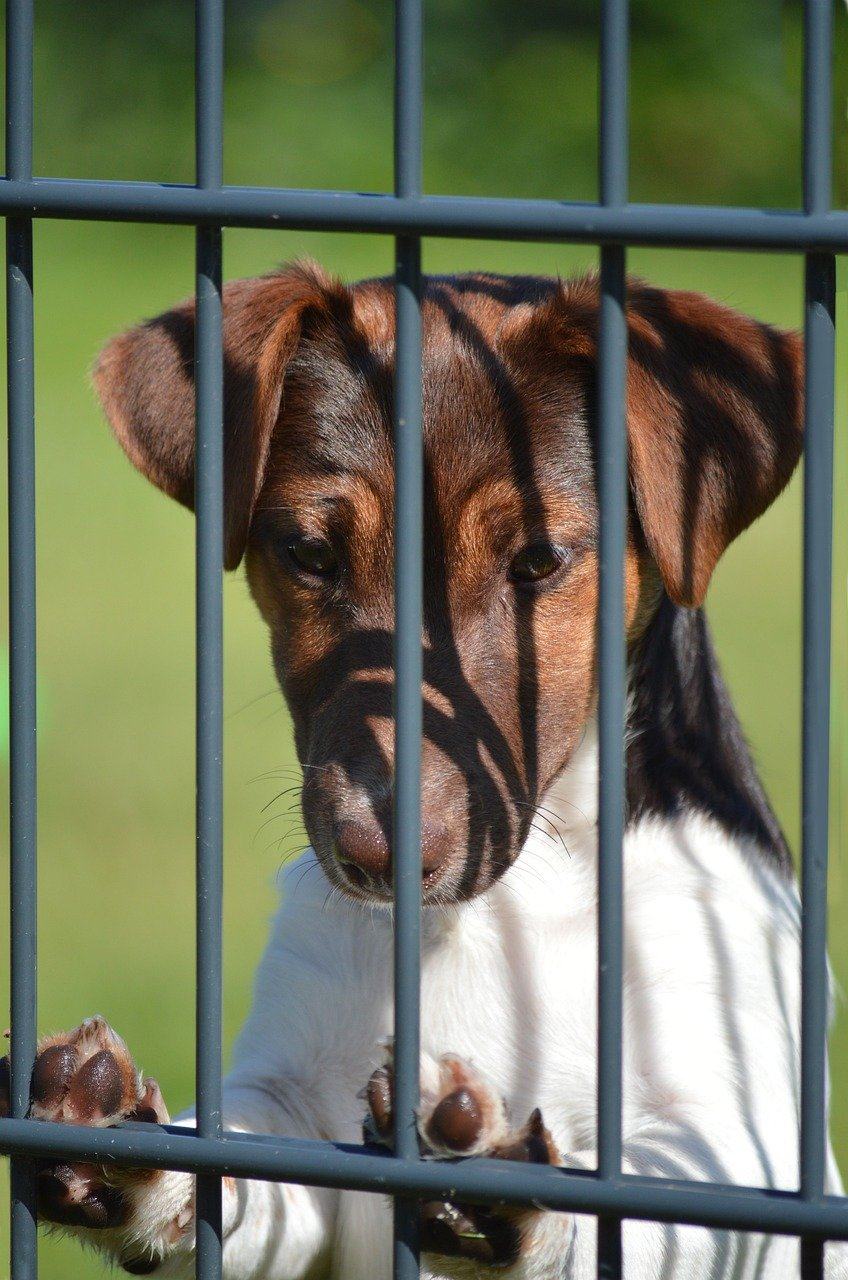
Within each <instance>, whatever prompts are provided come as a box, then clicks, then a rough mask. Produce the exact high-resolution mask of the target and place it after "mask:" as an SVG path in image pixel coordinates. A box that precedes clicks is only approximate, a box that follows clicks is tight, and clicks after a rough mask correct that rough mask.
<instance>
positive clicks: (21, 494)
mask: <svg viewBox="0 0 848 1280" xmlns="http://www.w3.org/2000/svg"><path fill="white" fill-rule="evenodd" d="M32 10H33V6H32V0H8V2H7V5H6V173H7V176H8V177H10V178H29V177H31V176H32V117H33V102H32V39H33V12H32ZM6 312H7V338H6V349H7V356H8V374H7V378H8V385H7V397H8V419H9V443H8V450H9V650H10V654H9V704H10V706H9V710H10V778H9V783H10V813H9V827H10V830H9V837H10V911H11V920H10V924H11V1114H12V1115H13V1116H14V1117H16V1118H20V1117H23V1116H25V1115H26V1113H27V1108H28V1106H29V1081H30V1074H31V1071H32V1064H33V1060H34V1058H35V1046H36V1019H37V932H36V926H37V878H36V837H37V828H36V818H37V803H38V777H37V748H36V598H35V597H36V574H35V396H34V344H33V292H32V221H31V220H30V219H29V218H8V219H7V221H6ZM34 1172H35V1167H34V1164H33V1162H31V1161H29V1160H25V1159H16V1160H13V1161H12V1167H11V1224H10V1226H11V1231H10V1241H11V1259H10V1261H11V1276H12V1280H35V1277H36V1276H37V1274H38V1235H37V1228H36V1213H35V1177H34Z"/></svg>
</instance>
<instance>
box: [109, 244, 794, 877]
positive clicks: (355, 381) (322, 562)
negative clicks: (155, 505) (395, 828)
mask: <svg viewBox="0 0 848 1280" xmlns="http://www.w3.org/2000/svg"><path fill="white" fill-rule="evenodd" d="M596 294H597V286H596V284H595V283H594V282H593V281H579V282H576V283H573V284H566V285H561V284H559V283H557V282H552V281H545V280H533V279H512V278H508V277H492V276H473V277H458V278H455V279H433V280H430V281H429V282H428V283H427V288H426V294H425V300H424V307H423V330H424V340H423V408H424V444H425V470H426V482H425V535H424V542H425V559H424V634H423V637H422V641H423V645H424V681H425V684H424V690H423V693H424V741H423V767H422V862H423V874H424V884H423V888H424V895H425V899H429V900H432V901H451V900H454V901H455V900H458V899H461V898H465V897H469V896H472V895H473V894H476V893H479V892H480V891H482V890H484V889H485V888H487V887H488V886H489V885H490V884H492V883H493V881H495V880H496V879H497V878H498V877H499V876H500V875H501V874H502V873H503V871H504V870H505V869H506V868H507V867H508V866H509V865H510V864H511V863H512V862H513V861H514V860H515V858H516V857H517V856H518V854H519V853H520V851H521V847H522V845H523V843H524V840H525V838H526V835H527V831H528V827H529V824H530V821H531V818H532V816H533V812H534V809H535V807H536V805H537V803H538V802H539V801H540V800H541V799H542V797H543V795H544V793H545V791H546V790H547V788H548V787H549V786H550V784H551V783H552V782H553V780H554V779H555V778H556V777H557V775H558V774H559V773H560V772H561V771H562V769H563V768H564V767H565V765H566V764H567V763H568V760H569V758H570V756H571V754H572V753H573V751H574V749H575V746H576V744H577V743H578V741H579V739H580V736H581V733H582V731H583V729H584V726H585V724H586V721H587V719H588V717H589V716H590V714H591V712H592V707H593V702H594V697H595V630H596V611H597V583H598V561H597V544H598V510H597V501H596V479H595V470H596V468H595V424H594V403H593V401H594V394H593V393H594V382H595V376H596V371H595V348H596V328H597V298H596ZM225 317H226V319H225V360H226V387H225V392H226V395H225V399H226V406H227V407H226V413H225V418H226V422H225V431H226V451H227V454H226V456H227V462H226V467H227V493H226V526H227V546H226V552H225V555H226V561H227V564H228V566H229V567H232V566H234V565H235V564H237V563H238V562H239V560H240V559H241V556H242V554H243V553H244V552H246V563H247V574H248V579H249V582H250V585H251V588H252V591H253V594H254V597H255V599H256V601H257V603H258V605H259V608H260V609H261V611H262V614H263V616H264V618H265V619H266V621H267V623H268V626H269V628H270V632H271V638H272V650H273V655H274V662H275V666H276V670H277V674H278V677H279V679H280V683H281V685H282V687H283V690H284V692H285V694H286V698H287V700H288V703H289V707H290V709H291V713H292V717H293V721H294V726H295V734H296V742H297V749H298V754H299V757H300V760H301V763H302V764H303V766H304V788H303V811H304V818H305V821H306V826H307V830H308V832H309V835H310V838H311V840H312V842H313V845H314V847H315V850H316V853H317V854H318V856H319V858H320V859H321V861H322V863H323V865H324V867H325V870H326V872H327V874H328V875H329V877H330V879H331V880H332V881H333V882H334V883H336V884H337V885H339V886H340V887H341V888H343V889H344V890H346V891H347V892H349V893H351V894H352V895H354V896H358V897H365V898H369V899H373V898H375V897H376V898H389V897H390V896H391V853H390V850H391V791H392V778H393V751H394V747H393V733H394V723H393V715H392V632H393V626H394V600H393V593H394V586H393V526H394V520H395V509H394V490H393V446H392V394H393V393H392V385H393V376H394V374H393V370H394V303H393V289H392V286H391V284H390V283H388V282H385V281H370V282H364V283H363V284H360V285H356V286H353V287H352V288H346V287H344V286H342V285H341V284H339V283H338V282H337V281H333V280H331V279H329V278H327V277H326V276H324V275H323V274H322V273H321V272H320V271H318V270H317V269H315V268H303V267H295V268H290V269H289V270H288V271H285V272H282V273H280V274H279V275H277V276H272V277H268V278H266V279H263V280H258V281H248V282H240V283H238V284H236V285H233V286H229V288H228V292H227V297H226V303H225ZM629 325H630V367H629V390H628V435H629V455H630V475H631V499H632V501H631V520H630V536H629V541H628V550H627V561H626V566H625V570H626V571H625V582H626V588H625V590H626V610H625V613H626V625H627V628H628V633H629V635H630V636H631V637H632V636H635V635H636V634H638V633H639V632H640V631H641V630H642V629H643V628H644V627H645V626H646V625H648V624H649V621H650V617H651V614H652V610H653V608H654V607H655V605H656V603H657V601H658V599H659V595H660V592H661V591H662V590H666V591H667V592H668V593H669V594H670V595H671V596H672V598H673V599H675V600H676V601H677V602H678V603H681V604H684V605H689V606H691V605H696V604H698V603H699V602H700V600H701V598H702V597H703V593H704V591H705V589H706V585H707V582H708V580H709V576H710V573H711V571H712V568H713V567H714V564H715V562H716V560H717V559H718V557H719V555H720V554H721V552H722V550H723V549H724V547H725V546H726V545H727V543H728V542H729V541H730V540H731V539H732V538H733V537H735V536H736V534H737V533H739V532H740V531H741V529H743V528H744V527H745V526H746V525H747V524H749V523H750V521H751V520H752V519H754V518H755V517H756V516H757V515H758V514H760V512H761V511H762V510H763V509H764V508H765V507H766V506H767V505H768V503H769V502H770V501H771V500H772V498H773V497H774V496H775V495H776V494H777V492H779V490H780V489H781V488H782V487H783V485H784V484H785V483H786V480H787V479H788V477H789V475H790V474H791V471H792V468H793V466H794V464H795V462H796V460H797V457H798V452H799V449H800V424H799V420H800V399H801V385H800V384H801V373H800V356H799V345H798V342H797V339H795V338H794V337H793V336H791V335H786V334H781V333H778V332H776V331H774V330H771V329H767V328H766V327H765V326H761V325H757V324H755V323H754V322H753V321H750V320H747V319H745V318H744V317H740V316H737V315H735V314H734V313H732V312H729V311H726V310H725V309H723V308H721V307H719V306H717V305H716V304H714V303H711V302H709V301H708V300H706V299H704V298H701V297H698V296H697V295H691V294H672V293H667V292H661V291H657V290H651V289H649V288H647V287H646V286H642V285H634V286H633V287H632V289H631V295H630V315H629ZM192 347H193V310H192V308H191V306H190V305H187V306H184V307H182V308H180V309H178V310H176V311H174V312H170V313H168V314H167V315H166V316H163V317H160V318H159V319H158V320H156V321H152V322H150V324H148V325H146V326H143V327H142V328H140V329H137V330H134V331H132V332H131V333H130V334H127V335H125V336H124V337H122V338H119V339H117V340H116V341H115V342H114V343H113V344H111V345H110V347H108V348H107V350H106V352H105V353H104V355H103V357H102V358H101V362H100V364H99V366H98V370H97V374H96V380H97V384H98V389H99V390H100V393H101V396H102V398H103V400H104V404H105V406H106V409H107V412H108V414H109V416H110V419H111V420H112V423H113V425H114V427H115V430H116V432H117V434H118V436H119V438H120V440H121V442H122V443H123V444H124V446H125V448H126V449H127V452H128V453H129V454H130V456H131V457H132V459H133V461H134V462H135V463H136V464H137V465H138V466H139V467H140V468H141V469H142V470H143V471H144V472H145V473H146V474H147V475H148V476H150V478H152V479H153V480H154V481H155V482H156V483H157V484H159V485H160V486H161V487H162V488H164V489H165V490H166V491H167V492H169V493H171V494H172V495H173V496H175V497H178V498H180V499H181V500H182V501H184V502H187V503H189V504H190V503H191V497H192V494H191V488H192V475H193V459H192V449H193V436H194V431H193V421H192V419H193V386H192ZM399 515H400V518H401V519H402V518H403V513H402V512H400V513H399Z"/></svg>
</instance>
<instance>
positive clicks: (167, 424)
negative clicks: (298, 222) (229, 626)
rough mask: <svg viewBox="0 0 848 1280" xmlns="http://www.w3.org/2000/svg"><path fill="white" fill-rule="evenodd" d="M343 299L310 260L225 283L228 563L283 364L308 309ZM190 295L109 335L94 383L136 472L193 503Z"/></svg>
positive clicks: (243, 536) (324, 308)
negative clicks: (119, 331) (185, 299)
mask: <svg viewBox="0 0 848 1280" xmlns="http://www.w3.org/2000/svg"><path fill="white" fill-rule="evenodd" d="M345 298H347V291H346V290H345V288H344V286H343V285H342V284H341V283H340V282H338V281H336V280H334V279H332V278H331V277H329V276H327V275H325V274H324V272H323V271H322V270H321V269H320V268H319V267H317V266H316V265H314V264H311V263H301V264H295V265H294V266H290V267H288V268H285V269H284V270H282V271H280V272H278V273H276V274H274V275H269V276H262V277H260V278H258V279H254V280H238V281H235V282H233V283H232V284H228V285H226V286H225V287H224V298H223V307H224V322H223V342H224V544H225V545H224V564H225V567H226V568H228V569H234V568H235V567H236V566H237V565H238V564H239V562H240V560H241V558H242V554H243V552H244V548H245V543H246V541H247V535H248V531H249V528H250V521H251V517H252V515H253V509H254V506H255V503H256V499H257V497H258V495H259V491H260V489H261V486H262V481H263V478H264V474H265V467H266V464H267V461H268V453H269V448H270V443H271V437H272V434H273V431H274V427H275V425H276V423H277V420H278V417H279V414H280V405H281V398H282V394H283V382H284V378H285V371H286V366H287V364H288V363H289V361H290V359H291V357H292V355H293V354H294V353H295V351H296V349H297V346H298V343H299V342H300V339H301V335H302V332H303V329H304V326H305V325H306V324H308V322H309V317H310V315H311V314H314V313H323V314H327V313H329V312H330V311H331V310H332V309H333V307H334V306H337V305H338V304H339V303H340V302H342V301H343V300H344V299H345ZM194 334H195V304H194V300H193V299H192V300H190V301H188V302H184V303H183V304H182V305H180V306H178V307H175V308H174V309H173V310H172V311H166V312H165V313H164V314H163V315H161V316H158V317H157V318H156V319H155V320H148V321H147V322H146V323H145V324H142V325H139V326H138V327H137V328H135V329H131V330H129V332H127V333H124V334H122V335H120V336H119V337H117V338H114V339H113V340H112V341H111V342H110V343H109V344H108V346H107V347H106V348H105V350H104V351H103V352H102V353H101V355H100V358H99V360H98V362H97V365H96V367H95V369H94V375H93V376H94V384H95V387H96V389H97V392H98V394H99V396H100V400H101V402H102V404H103V408H104V410H105V412H106V416H107V418H108V419H109V422H110V424H111V426H112V429H113V431H114V432H115V435H116V436H117V438H118V440H119V441H120V443H121V445H122V446H123V448H124V450H125V452H126V453H127V455H128V457H129V458H130V460H131V461H132V462H133V463H134V465H135V466H136V467H138V469H139V471H141V472H142V473H143V475H145V476H146V477H147V478H148V480H151V481H152V482H153V483H154V484H155V485H157V486H158V487H159V488H160V489H162V490H164V492H165V493H167V494H169V495H170V496H171V497H172V498H176V499H177V500H178V501H179V502H182V503H184V505H185V506H187V507H191V508H193V506H194V443H195V420H194V413H195V390H194Z"/></svg>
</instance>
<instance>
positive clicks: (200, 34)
mask: <svg viewBox="0 0 848 1280" xmlns="http://www.w3.org/2000/svg"><path fill="white" fill-rule="evenodd" d="M195 12H196V71H195V75H196V81H195V101H196V145H197V185H198V186H200V187H207V188H209V187H219V186H221V184H222V182H223V142H222V123H223V65H224V61H223V48H224V7H223V0H198V2H197V5H196V11H195ZM196 256H197V283H196V292H197V328H196V334H195V386H196V415H197V418H196V421H197V444H196V471H195V508H196V515H197V544H196V557H197V559H196V566H197V567H196V572H197V580H196V581H197V1063H196V1071H197V1129H198V1133H199V1134H200V1135H201V1136H202V1137H206V1138H217V1137H220V1135H221V1128H222V1119H221V1000H222V977H221V949H222V898H223V596H222V573H223V550H224V432H223V383H224V358H223V336H222V321H223V307H222V296H221V229H220V227H198V229H197V233H196ZM221 1255H222V1245H221V1180H220V1178H216V1177H211V1176H207V1175H204V1176H202V1177H198V1179H197V1276H198V1277H199V1280H220V1277H221V1272H222V1259H221Z"/></svg>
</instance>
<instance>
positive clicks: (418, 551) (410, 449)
mask: <svg viewBox="0 0 848 1280" xmlns="http://www.w3.org/2000/svg"><path fill="white" fill-rule="evenodd" d="M422 106H423V22H422V12H421V0H396V6H395V193H396V194H397V195H399V196H416V195H420V194H421V120H422ZM395 302H396V315H397V334H396V361H395V638H394V668H395V683H394V713H395V784H394V810H393V820H392V836H393V856H394V899H395V901H394V912H395V930H394V988H395V1096H394V1145H395V1152H396V1154H397V1155H398V1156H401V1157H403V1158H405V1159H415V1158H417V1156H418V1140H417V1133H416V1120H415V1114H416V1108H417V1106H418V1090H419V1060H420V971H421V731H422V713H421V681H422V655H421V629H422V582H423V566H422V557H423V548H424V539H423V484H424V480H423V477H424V456H423V439H422V421H421V242H420V240H419V239H418V238H417V237H415V236H399V237H398V238H397V240H396V242H395ZM418 1274H419V1241H418V1203H417V1201H416V1200H412V1199H406V1198H401V1197H397V1198H396V1199H395V1202H394V1276H395V1280H415V1278H416V1277H417V1276H418Z"/></svg>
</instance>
